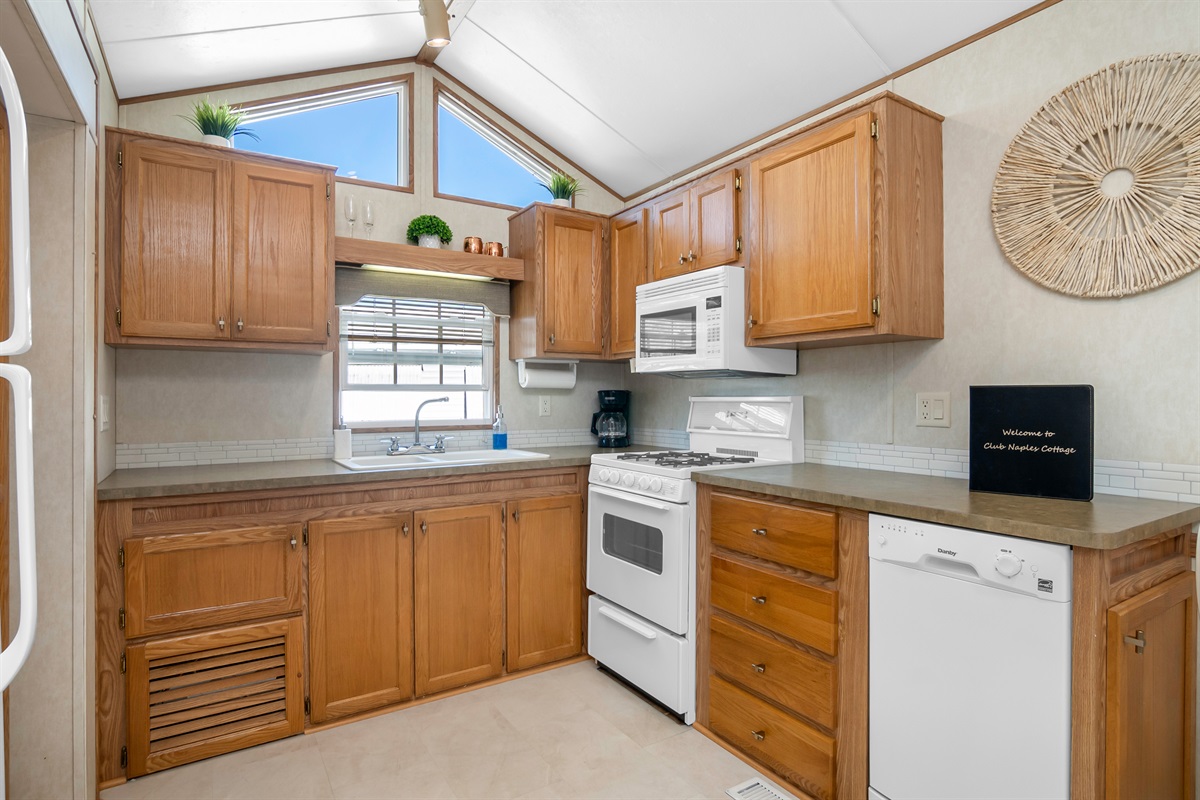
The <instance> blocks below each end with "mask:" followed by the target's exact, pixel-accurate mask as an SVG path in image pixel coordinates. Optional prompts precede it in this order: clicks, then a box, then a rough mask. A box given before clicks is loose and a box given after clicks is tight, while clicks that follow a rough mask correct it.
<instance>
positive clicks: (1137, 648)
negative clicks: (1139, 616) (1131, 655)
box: [1125, 631, 1146, 656]
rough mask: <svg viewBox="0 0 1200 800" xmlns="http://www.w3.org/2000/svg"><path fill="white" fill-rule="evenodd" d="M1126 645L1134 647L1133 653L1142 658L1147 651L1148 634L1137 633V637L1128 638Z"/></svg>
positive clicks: (1143, 632)
mask: <svg viewBox="0 0 1200 800" xmlns="http://www.w3.org/2000/svg"><path fill="white" fill-rule="evenodd" d="M1125 644H1131V645H1133V646H1134V647H1133V652H1135V653H1137V654H1138V655H1139V656H1140V655H1141V654H1142V653H1143V652H1145V650H1146V632H1145V631H1137V635H1136V636H1126V637H1125Z"/></svg>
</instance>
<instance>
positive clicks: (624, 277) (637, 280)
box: [609, 208, 650, 358]
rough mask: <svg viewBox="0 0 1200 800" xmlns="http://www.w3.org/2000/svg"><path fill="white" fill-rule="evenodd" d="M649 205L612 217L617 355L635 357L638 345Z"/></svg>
mask: <svg viewBox="0 0 1200 800" xmlns="http://www.w3.org/2000/svg"><path fill="white" fill-rule="evenodd" d="M649 227H650V226H649V215H648V212H647V210H646V209H644V208H643V209H639V210H637V211H633V212H631V213H626V214H620V215H618V216H616V217H613V221H612V272H611V277H612V281H611V284H610V303H609V308H610V309H612V312H611V314H612V316H611V318H610V321H609V336H610V337H611V341H612V344H611V345H610V347H609V353H610V355H612V357H613V358H632V357H633V355H634V348H635V347H636V346H637V313H636V307H635V304H636V302H637V287H638V286H640V285H641V284H643V283H645V282H646V253H647V233H648V230H649Z"/></svg>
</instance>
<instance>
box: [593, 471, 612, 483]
mask: <svg viewBox="0 0 1200 800" xmlns="http://www.w3.org/2000/svg"><path fill="white" fill-rule="evenodd" d="M608 474H609V473H608V470H606V469H602V470H599V471H598V472H596V480H598V481H600V482H601V483H604V482H605V481H607V480H608Z"/></svg>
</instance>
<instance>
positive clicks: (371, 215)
mask: <svg viewBox="0 0 1200 800" xmlns="http://www.w3.org/2000/svg"><path fill="white" fill-rule="evenodd" d="M363 227H365V228H366V229H367V240H368V241H369V240H370V239H371V231H372V230H373V229H374V228H375V204H374V203H372V202H371V201H370V200H368V201H367V202H366V203H365V204H364V205H363Z"/></svg>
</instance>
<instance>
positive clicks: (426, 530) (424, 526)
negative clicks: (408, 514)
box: [421, 520, 429, 533]
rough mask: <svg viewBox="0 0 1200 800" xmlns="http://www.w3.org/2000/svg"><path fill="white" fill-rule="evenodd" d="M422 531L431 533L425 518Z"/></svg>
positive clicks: (422, 522) (422, 521)
mask: <svg viewBox="0 0 1200 800" xmlns="http://www.w3.org/2000/svg"><path fill="white" fill-rule="evenodd" d="M421 533H429V525H427V524H426V523H425V520H421Z"/></svg>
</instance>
